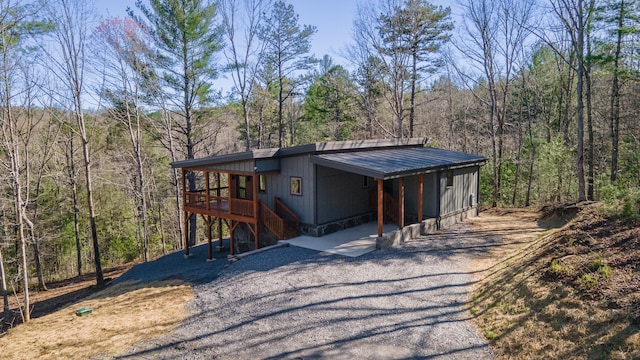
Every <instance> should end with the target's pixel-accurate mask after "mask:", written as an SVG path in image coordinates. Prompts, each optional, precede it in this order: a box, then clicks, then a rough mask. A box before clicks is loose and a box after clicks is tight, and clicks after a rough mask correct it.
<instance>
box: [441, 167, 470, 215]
mask: <svg viewBox="0 0 640 360" xmlns="http://www.w3.org/2000/svg"><path fill="white" fill-rule="evenodd" d="M452 171H453V186H451V187H447V172H446V171H443V172H441V173H440V193H441V194H440V196H441V202H440V216H445V215H447V214H451V213H453V212H456V211H459V210H463V209H468V208H470V207H473V206H476V205H477V204H478V194H476V189H477V187H476V186H477V181H478V167H477V166H476V167H471V168H463V169H455V170H452Z"/></svg>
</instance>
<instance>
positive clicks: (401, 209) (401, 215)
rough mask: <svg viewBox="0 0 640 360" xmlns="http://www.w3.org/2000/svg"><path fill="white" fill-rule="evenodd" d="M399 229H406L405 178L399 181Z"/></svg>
mask: <svg viewBox="0 0 640 360" xmlns="http://www.w3.org/2000/svg"><path fill="white" fill-rule="evenodd" d="M398 227H399V228H400V229H402V228H403V227H404V178H403V177H401V178H399V179H398Z"/></svg>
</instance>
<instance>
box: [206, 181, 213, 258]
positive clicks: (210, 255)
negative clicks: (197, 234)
mask: <svg viewBox="0 0 640 360" xmlns="http://www.w3.org/2000/svg"><path fill="white" fill-rule="evenodd" d="M207 180H209V173H207ZM208 182H209V181H207V183H208ZM208 187H209V185H207V192H209V189H208ZM208 197H209V196H208V195H207V198H208ZM212 225H213V224H212V223H211V215H209V216H207V235H208V236H207V239H208V242H209V260H213V245H212V244H211V241H212V240H211V226H212Z"/></svg>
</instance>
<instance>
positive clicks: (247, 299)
mask: <svg viewBox="0 0 640 360" xmlns="http://www.w3.org/2000/svg"><path fill="white" fill-rule="evenodd" d="M469 230H470V227H469V225H468V224H464V223H463V224H459V225H457V226H455V227H454V228H453V229H451V230H447V231H444V232H441V233H439V234H436V235H431V236H425V237H421V238H418V239H415V240H413V241H410V242H408V243H406V244H405V245H403V246H402V247H398V248H391V249H386V250H380V251H374V252H372V253H369V254H366V255H364V256H360V257H357V258H347V257H341V256H339V255H327V254H324V253H319V252H317V251H313V250H307V249H302V248H297V247H287V248H279V249H274V250H271V251H267V252H264V253H260V254H256V255H253V256H250V257H247V258H244V259H242V260H240V261H238V262H236V263H234V264H232V265H230V266H228V267H226V268H225V269H223V270H222V271H221V272H220V274H219V276H216V275H217V273H216V274H206V271H205V274H202V276H199V277H197V280H198V282H196V285H195V287H194V290H195V300H194V301H192V302H191V303H190V304H188V305H187V306H188V309H189V310H190V311H191V312H192V316H191V317H190V318H188V319H187V320H185V321H184V322H183V324H182V325H181V326H179V327H178V328H177V329H176V330H175V331H174V333H172V334H171V335H169V336H166V337H164V338H161V339H156V340H154V341H149V342H144V343H141V344H138V345H137V346H135V347H133V348H132V349H130V351H129V352H128V353H127V354H126V355H124V356H122V358H135V359H147V358H153V359H174V358H181V359H283V358H284V359H318V358H330V359H407V358H422V359H425V358H426V359H431V358H456V359H490V358H492V354H491V351H490V348H489V346H488V344H487V342H486V340H484V338H483V337H482V336H481V335H480V334H479V332H478V330H477V328H476V327H475V326H474V325H473V324H471V322H470V321H468V320H470V318H471V314H470V309H469V307H470V305H469V302H468V300H469V297H470V285H471V284H472V283H473V281H474V279H473V276H472V275H470V274H469V264H470V259H471V258H472V257H473V256H474V255H477V254H478V253H477V252H478V251H483V246H484V244H481V243H479V242H480V241H482V240H478V239H474V238H473V237H471V236H467V234H468V231H469ZM468 239H473V240H468ZM461 244H462V246H458V245H461ZM486 245H487V246H491V245H490V244H486ZM193 260H194V259H189V260H187V261H189V262H191V261H193ZM182 261H183V262H184V261H185V260H182ZM202 262H204V261H202ZM216 262H219V263H222V262H223V261H214V262H213V263H216ZM210 264H212V263H210ZM178 265H179V264H178ZM212 271H213V270H212ZM183 274H184V272H183ZM207 278H210V279H211V280H206V279H207Z"/></svg>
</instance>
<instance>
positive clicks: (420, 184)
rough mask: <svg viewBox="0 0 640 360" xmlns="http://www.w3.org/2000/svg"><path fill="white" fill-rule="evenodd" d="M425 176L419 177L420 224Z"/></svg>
mask: <svg viewBox="0 0 640 360" xmlns="http://www.w3.org/2000/svg"><path fill="white" fill-rule="evenodd" d="M423 180H424V179H423V176H422V174H419V175H418V224H419V223H421V222H422V215H423V214H422V196H423V189H424V186H423Z"/></svg>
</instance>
